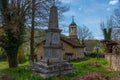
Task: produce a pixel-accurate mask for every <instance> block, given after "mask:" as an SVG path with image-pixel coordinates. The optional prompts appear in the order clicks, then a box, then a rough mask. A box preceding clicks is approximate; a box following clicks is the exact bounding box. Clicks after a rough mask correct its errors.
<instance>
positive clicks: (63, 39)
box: [61, 37, 84, 48]
mask: <svg viewBox="0 0 120 80" xmlns="http://www.w3.org/2000/svg"><path fill="white" fill-rule="evenodd" d="M61 40H62V41H64V42H66V43H68V44H69V45H71V46H72V47H81V48H82V47H84V46H82V45H81V44H80V43H79V41H77V40H76V41H75V40H72V39H70V38H63V37H61Z"/></svg>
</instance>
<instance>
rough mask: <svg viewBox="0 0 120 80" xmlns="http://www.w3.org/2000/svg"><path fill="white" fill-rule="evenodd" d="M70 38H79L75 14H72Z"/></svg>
mask: <svg viewBox="0 0 120 80" xmlns="http://www.w3.org/2000/svg"><path fill="white" fill-rule="evenodd" d="M69 38H70V39H73V40H74V39H78V37H77V25H76V23H75V22H74V16H72V22H71V24H70V25H69Z"/></svg>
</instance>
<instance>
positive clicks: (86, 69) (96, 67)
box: [0, 58, 119, 80]
mask: <svg viewBox="0 0 120 80" xmlns="http://www.w3.org/2000/svg"><path fill="white" fill-rule="evenodd" d="M1 64H2V65H3V64H4V65H5V64H7V63H1V62H0V69H1V72H2V73H4V74H8V75H11V76H12V77H14V78H15V80H26V79H29V80H72V79H73V78H75V77H77V76H84V75H86V74H87V73H90V72H98V73H101V74H103V75H105V76H107V77H109V78H112V77H116V75H117V74H119V72H115V71H109V70H107V69H106V68H104V67H105V66H107V64H108V63H107V61H106V60H105V59H104V58H100V59H96V58H86V59H84V60H82V61H74V62H72V64H73V65H74V67H75V68H76V69H77V70H78V72H77V73H71V74H68V75H59V76H56V77H50V78H47V79H43V78H42V77H40V76H39V75H36V74H33V73H32V72H31V70H30V67H29V66H27V65H28V62H27V63H25V64H23V65H22V66H21V67H17V68H14V69H12V68H1ZM25 65H26V66H25ZM6 66H7V65H6ZM3 67H5V66H3Z"/></svg>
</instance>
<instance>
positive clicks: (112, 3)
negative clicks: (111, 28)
mask: <svg viewBox="0 0 120 80" xmlns="http://www.w3.org/2000/svg"><path fill="white" fill-rule="evenodd" d="M118 2H119V0H110V2H109V4H110V5H115V4H117V3H118Z"/></svg>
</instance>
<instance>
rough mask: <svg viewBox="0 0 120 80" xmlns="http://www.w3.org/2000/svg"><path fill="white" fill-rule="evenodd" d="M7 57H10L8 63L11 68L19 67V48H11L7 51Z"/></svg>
mask: <svg viewBox="0 0 120 80" xmlns="http://www.w3.org/2000/svg"><path fill="white" fill-rule="evenodd" d="M6 53H7V57H8V63H9V68H15V67H17V66H18V62H17V53H18V48H11V49H9V48H8V49H7V50H6Z"/></svg>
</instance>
